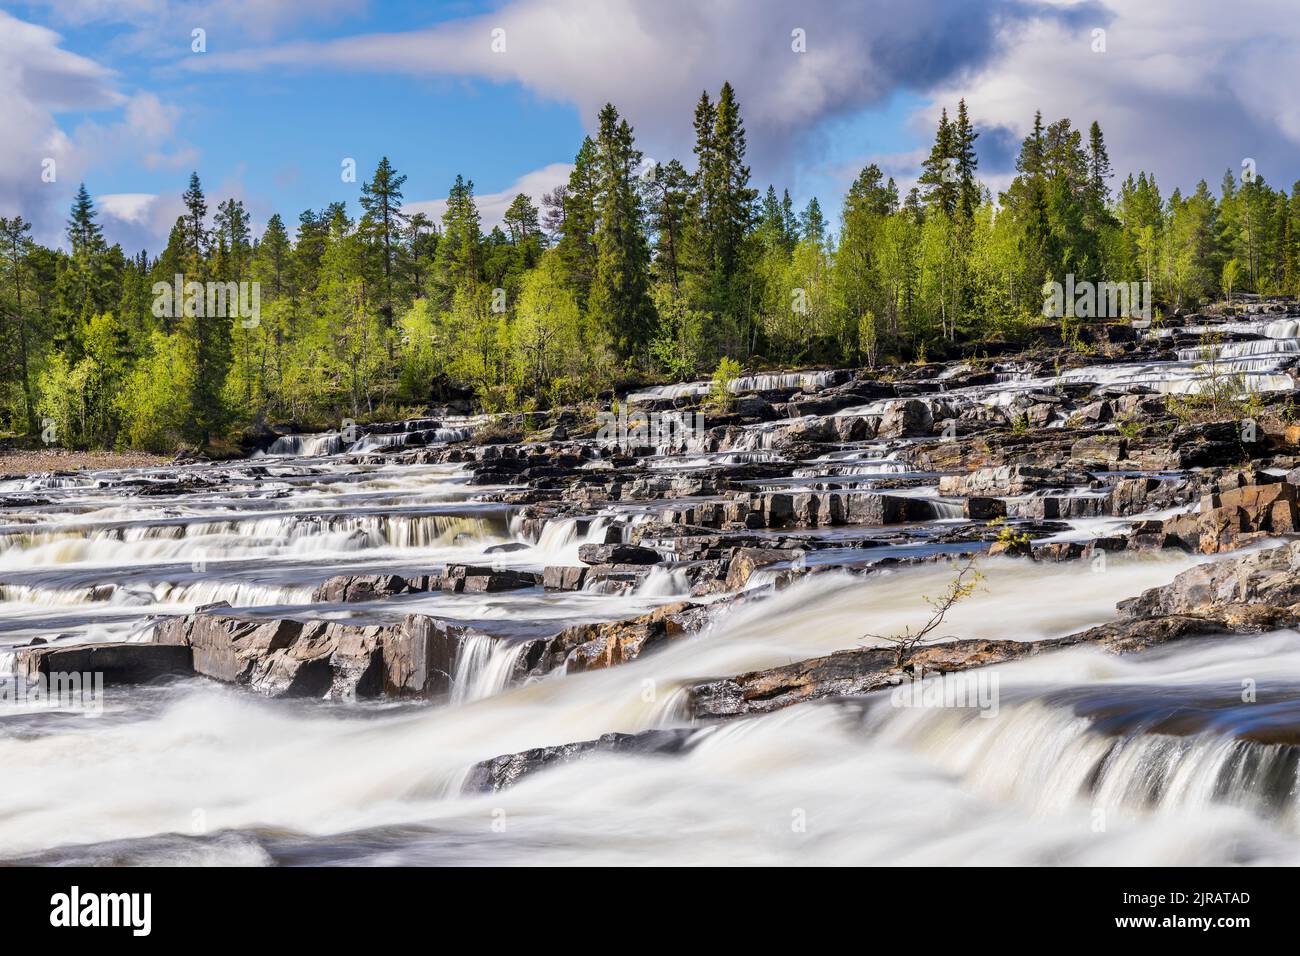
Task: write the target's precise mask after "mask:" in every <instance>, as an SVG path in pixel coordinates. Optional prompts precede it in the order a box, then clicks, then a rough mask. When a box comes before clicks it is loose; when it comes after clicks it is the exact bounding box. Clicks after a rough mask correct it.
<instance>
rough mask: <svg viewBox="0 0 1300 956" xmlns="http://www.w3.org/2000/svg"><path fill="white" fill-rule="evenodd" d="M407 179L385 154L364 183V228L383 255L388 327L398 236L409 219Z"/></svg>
mask: <svg viewBox="0 0 1300 956" xmlns="http://www.w3.org/2000/svg"><path fill="white" fill-rule="evenodd" d="M405 182H406V176H405V175H398V173H397V170H395V169H394V168H393V166H392V164H391V163H390V162H389V161H388V157H387V156H385V157H383V158H382V159H381V160H380V161H379V165H378V166H377V167H376V168H375V175H374V176H373V177H372V178H371V180H370V182H368V183H364V184H362V186H361V208H362V209H363V210H364V211H365V212H364V214H363V215H362V217H361V230H362V233H363V235H364V236H365V238H366V239H367V240H369V241H370V242H371V244H372V247H373V248H375V249H376V250H377V251H378V253H379V256H380V268H381V271H382V274H383V277H384V278H383V290H384V294H383V300H382V301H381V302H380V304H379V313H380V315H382V316H383V319H384V324H385V325H387V326H389V327H391V326H392V324H393V308H394V306H393V277H394V275H395V274H396V273H397V271H398V267H397V254H398V252H399V251H400V249H401V244H400V243H399V241H398V237H399V236H400V234H401V229H402V224H403V223H404V222H405V221H406V216H405V214H404V213H403V212H402V186H403V184H405Z"/></svg>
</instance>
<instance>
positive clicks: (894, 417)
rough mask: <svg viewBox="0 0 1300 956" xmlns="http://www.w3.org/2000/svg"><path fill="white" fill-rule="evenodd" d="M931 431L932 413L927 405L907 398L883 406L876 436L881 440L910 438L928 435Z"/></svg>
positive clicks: (918, 400) (915, 399) (932, 426)
mask: <svg viewBox="0 0 1300 956" xmlns="http://www.w3.org/2000/svg"><path fill="white" fill-rule="evenodd" d="M933 430H934V413H933V412H932V411H931V410H930V406H929V404H928V403H926V402H923V401H921V400H920V399H917V398H909V399H904V400H902V401H897V402H890V403H889V404H888V405H886V406H885V410H884V414H882V415H881V418H880V426H879V428H878V430H877V434H878V435H879V437H881V438H912V437H917V436H922V435H929V434H930V433H931V432H932V431H933Z"/></svg>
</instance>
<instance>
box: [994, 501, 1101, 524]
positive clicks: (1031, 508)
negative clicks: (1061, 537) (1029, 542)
mask: <svg viewBox="0 0 1300 956" xmlns="http://www.w3.org/2000/svg"><path fill="white" fill-rule="evenodd" d="M1107 514H1110V501H1109V499H1108V498H1107V497H1106V496H1105V495H1031V496H1030V497H1028V498H1021V499H1018V500H1014V501H1011V502H1009V503H1008V505H1007V516H1008V517H1011V518H1031V519H1037V520H1047V521H1052V520H1071V519H1075V518H1097V517H1101V516H1102V515H1107Z"/></svg>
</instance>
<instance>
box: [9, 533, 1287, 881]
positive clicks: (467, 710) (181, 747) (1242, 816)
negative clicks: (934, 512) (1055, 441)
mask: <svg viewBox="0 0 1300 956" xmlns="http://www.w3.org/2000/svg"><path fill="white" fill-rule="evenodd" d="M1189 560H1190V559H1188V558H1185V557H1160V558H1154V559H1148V560H1143V561H1134V562H1132V563H1131V564H1129V563H1126V562H1125V561H1124V560H1123V559H1120V560H1117V561H1115V562H1112V563H1111V564H1110V569H1109V570H1108V571H1106V572H1104V573H1094V572H1090V571H1088V570H1085V569H1081V568H1077V567H1072V566H1050V565H1049V566H1044V565H1034V566H1028V565H1023V564H1022V565H1017V564H1015V563H1014V562H1010V561H1006V562H1002V561H997V560H990V561H988V562H987V569H986V570H987V578H986V581H985V585H984V586H985V587H986V588H987V591H985V592H981V593H980V594H978V595H977V596H976V597H975V598H973V599H972V601H971V602H970V603H969V604H967V605H959V606H958V608H957V609H956V610H955V611H954V614H953V616H952V618H951V619H950V621H949V622H948V623H949V625H950V629H951V631H952V632H953V633H959V634H962V635H964V636H971V637H978V636H985V637H1000V638H1003V637H1009V638H1013V639H1014V638H1019V639H1026V638H1031V637H1041V636H1049V635H1054V634H1059V633H1065V632H1069V631H1073V630H1075V629H1078V628H1079V627H1083V626H1086V625H1088V624H1092V623H1096V622H1098V621H1100V620H1103V619H1105V618H1106V617H1108V616H1109V613H1110V610H1111V604H1112V603H1113V598H1114V591H1115V588H1116V587H1117V586H1118V581H1119V580H1121V579H1122V580H1123V582H1124V588H1125V590H1129V589H1130V588H1139V587H1141V586H1145V585H1148V584H1155V583H1158V582H1161V581H1166V580H1168V579H1169V578H1170V577H1172V575H1173V574H1174V573H1176V572H1177V570H1178V569H1179V568H1181V567H1184V566H1185V565H1186V564H1187V563H1188V561H1189ZM943 576H944V572H943V571H942V570H941V569H934V568H917V569H909V570H907V571H899V572H895V573H891V574H883V575H876V576H868V577H867V578H865V579H864V578H852V577H849V576H844V575H840V574H829V575H822V576H817V577H814V578H809V579H806V580H804V581H802V582H800V583H798V584H796V585H795V586H793V587H791V588H790V589H788V590H786V591H784V592H781V593H779V594H777V595H775V596H773V597H771V598H768V599H766V600H764V601H762V602H757V603H754V604H753V605H751V606H747V607H740V608H737V609H735V610H733V611H732V612H730V613H728V614H726V615H724V616H723V617H722V618H720V620H719V621H718V623H717V624H716V625H715V626H714V627H713V628H711V629H710V630H709V631H708V632H706V633H705V634H703V635H702V636H700V637H698V638H696V639H692V640H688V641H685V642H682V643H678V644H676V645H673V646H670V647H669V648H667V649H665V650H664V651H663V652H661V653H659V654H656V655H652V656H650V657H648V658H646V659H644V660H641V661H638V662H634V663H632V664H627V665H623V666H621V667H618V668H614V669H612V670H609V671H600V672H593V673H586V674H577V675H570V676H565V677H553V678H550V679H547V680H542V681H540V682H537V683H532V684H529V685H527V686H522V687H514V688H506V686H505V683H506V678H505V677H503V675H507V674H508V672H509V669H510V668H511V667H512V666H513V661H511V660H510V653H511V652H510V649H509V648H493V647H491V646H489V645H487V644H486V643H484V646H483V647H482V648H478V649H476V650H475V651H474V652H473V653H471V654H470V655H469V656H468V657H467V658H466V662H465V664H464V666H465V668H466V671H467V672H470V671H472V672H473V673H474V675H475V677H474V679H473V680H471V681H467V682H466V683H465V684H464V686H463V689H462V690H461V691H459V692H458V695H457V698H456V700H455V701H454V702H453V703H452V704H451V705H450V706H447V707H443V708H433V709H429V708H419V709H415V710H412V709H409V708H396V709H392V708H390V710H391V713H390V715H389V716H383V713H382V710H381V712H380V713H378V714H371V715H370V716H365V717H363V716H360V715H357V716H353V717H348V716H347V715H346V712H344V713H340V712H339V711H338V710H336V709H322V708H320V707H307V706H303V707H289V706H285V705H284V704H276V703H274V702H267V701H262V700H257V699H255V698H252V697H250V696H248V695H246V694H242V693H240V692H238V691H236V690H232V689H228V688H221V687H216V686H212V685H207V684H202V683H199V682H194V683H190V684H187V685H183V686H179V687H173V688H171V689H170V690H168V691H167V692H166V693H165V695H164V696H163V697H162V698H161V699H160V700H159V701H157V702H156V704H155V706H156V707H157V712H156V713H149V714H148V715H147V716H143V717H134V716H131V715H129V714H125V715H123V716H121V717H115V716H114V715H113V714H112V713H109V714H106V715H105V716H103V717H100V718H95V719H88V718H83V719H80V720H78V721H76V722H75V723H73V724H69V725H67V726H60V727H57V728H51V729H49V730H47V731H45V732H44V733H42V734H41V735H40V736H39V737H38V738H36V739H23V738H21V737H15V736H9V735H6V736H4V737H2V738H0V765H4V766H16V765H21V766H23V767H24V773H22V774H19V775H14V777H13V778H12V779H11V780H10V781H8V782H7V784H6V798H5V799H6V805H7V806H8V807H9V808H10V809H9V812H7V813H6V814H5V815H4V816H3V817H0V854H3V855H4V856H6V857H11V856H18V855H22V854H24V853H31V852H37V851H39V850H41V849H43V848H46V847H51V846H59V845H63V844H76V843H93V842H98V841H110V840H124V839H126V840H129V839H133V838H134V839H142V838H145V837H148V836H150V835H152V834H156V833H159V832H176V833H181V834H190V833H193V832H194V829H195V826H194V823H193V821H194V819H196V814H197V815H198V817H197V818H198V819H201V820H202V824H203V830H204V832H205V833H213V832H218V831H229V833H233V834H236V837H234V838H230V839H227V840H225V842H223V843H221V844H220V845H219V846H216V847H208V849H207V851H206V852H209V853H212V854H215V855H216V857H217V858H219V859H223V860H225V859H231V860H238V861H248V860H253V861H258V860H261V861H267V860H269V859H270V858H271V855H270V854H271V852H272V851H274V852H277V853H279V852H285V850H284V846H283V845H282V844H284V843H285V841H287V843H288V844H294V843H295V841H299V842H301V843H303V844H304V845H309V846H312V847H315V849H314V850H313V851H312V852H314V853H317V854H319V855H320V856H321V858H327V857H329V856H330V854H331V853H336V854H339V855H340V857H343V858H355V857H356V856H357V855H358V854H359V855H360V856H361V858H363V859H364V858H368V857H367V856H366V854H368V853H370V852H373V850H372V849H371V850H367V849H366V848H365V847H366V846H372V844H373V842H374V838H373V835H372V837H366V838H362V837H361V836H353V834H357V833H370V832H371V831H375V830H376V829H377V828H379V829H380V830H382V828H384V827H390V826H397V825H403V826H417V827H420V828H427V829H423V830H417V831H416V832H415V833H414V834H412V833H411V832H410V831H406V836H405V837H404V838H403V840H404V842H403V844H402V847H401V848H400V849H397V848H395V849H394V850H393V851H392V852H393V853H394V854H396V855H395V856H394V857H392V859H402V860H407V861H411V862H436V861H437V860H438V859H439V858H440V855H441V854H443V852H444V849H443V848H444V847H449V846H451V845H453V844H454V845H457V846H459V847H460V849H459V850H458V851H456V852H459V853H466V852H471V851H467V850H466V849H465V847H466V846H471V847H477V849H475V850H473V851H472V852H471V858H477V859H480V860H488V859H507V860H513V861H516V862H576V861H579V860H583V861H586V862H610V863H632V862H641V863H652V862H705V861H709V860H713V861H714V862H717V861H718V860H720V859H721V860H727V861H731V862H795V861H800V862H827V863H842V862H954V861H958V862H960V861H969V862H972V863H991V862H992V863H997V862H1067V861H1068V862H1085V863H1088V862H1090V863H1103V862H1105V863H1122V862H1132V861H1134V860H1137V859H1141V860H1144V861H1146V862H1169V863H1208V862H1224V861H1235V860H1237V859H1248V860H1251V861H1255V862H1261V861H1265V860H1267V861H1272V862H1278V861H1287V860H1293V859H1296V858H1297V854H1296V850H1297V847H1300V843H1297V839H1296V832H1295V829H1296V824H1297V823H1298V822H1300V821H1298V820H1297V819H1296V810H1295V808H1294V807H1293V806H1289V805H1288V807H1287V808H1284V809H1283V811H1282V812H1280V813H1278V812H1272V813H1264V812H1262V811H1261V810H1260V809H1259V808H1258V807H1252V805H1251V800H1252V799H1254V798H1253V797H1249V794H1248V792H1247V791H1239V792H1234V791H1233V790H1232V789H1231V788H1229V789H1228V791H1227V793H1226V795H1223V796H1219V795H1216V786H1215V784H1214V782H1213V781H1214V780H1216V779H1218V778H1219V777H1218V776H1216V774H1218V775H1222V774H1224V773H1227V774H1228V776H1227V778H1226V779H1231V773H1230V772H1229V771H1225V770H1224V769H1223V768H1224V767H1225V760H1226V757H1225V752H1226V751H1228V750H1230V749H1231V748H1232V746H1234V745H1233V744H1232V742H1231V740H1230V739H1228V740H1225V738H1224V736H1223V735H1222V734H1219V735H1217V736H1216V735H1214V734H1210V733H1207V734H1205V735H1202V736H1195V735H1193V736H1186V737H1179V738H1176V739H1164V738H1161V739H1158V740H1157V739H1155V738H1151V739H1149V740H1144V739H1142V737H1141V735H1140V734H1137V733H1136V732H1135V733H1132V734H1130V737H1132V739H1131V740H1127V741H1126V739H1125V738H1124V736H1123V735H1122V734H1121V735H1120V736H1118V737H1116V736H1105V735H1101V734H1098V733H1097V732H1095V731H1093V730H1091V729H1090V725H1089V721H1088V720H1087V719H1084V718H1080V717H1078V716H1077V715H1075V714H1074V713H1073V712H1072V711H1071V710H1070V706H1069V703H1068V701H1063V702H1061V703H1053V702H1052V699H1051V697H1050V695H1048V696H1047V697H1044V695H1043V693H1042V692H1041V688H1047V689H1048V690H1069V689H1080V692H1081V693H1085V694H1086V693H1093V694H1096V695H1098V697H1099V699H1101V700H1102V701H1107V700H1109V698H1108V697H1107V694H1108V693H1109V692H1110V690H1109V689H1110V688H1118V689H1127V688H1131V687H1132V686H1133V685H1135V684H1136V685H1149V687H1150V688H1151V692H1152V693H1156V694H1158V693H1171V692H1174V691H1176V690H1177V689H1178V688H1180V687H1186V686H1188V685H1193V686H1199V687H1202V688H1213V687H1215V686H1220V685H1222V684H1225V683H1226V684H1228V685H1229V687H1230V689H1231V690H1234V691H1235V689H1236V688H1237V687H1238V686H1239V685H1240V681H1241V679H1242V678H1243V676H1250V677H1252V678H1253V679H1255V680H1256V681H1258V682H1259V684H1260V686H1261V687H1266V686H1268V685H1269V684H1270V682H1284V681H1300V637H1297V636H1296V635H1295V634H1292V633H1284V634H1279V635H1274V636H1271V637H1266V638H1249V639H1248V638H1237V639H1232V640H1231V641H1217V642H1212V643H1209V644H1206V645H1196V644H1192V645H1186V646H1183V647H1179V648H1178V649H1177V650H1176V651H1175V652H1174V653H1172V654H1168V655H1164V656H1160V657H1156V658H1143V659H1140V660H1137V659H1134V660H1126V659H1121V658H1114V657H1110V656H1107V655H1103V654H1100V653H1097V652H1095V651H1091V650H1085V651H1078V652H1069V653H1063V654H1055V655H1049V656H1046V657H1043V658H1041V659H1037V660H1029V661H1025V662H1022V663H1019V664H1015V665H1011V666H1004V667H1000V668H998V669H997V673H998V675H999V677H1000V679H1001V688H1002V697H1003V700H1002V703H1001V706H1000V709H999V712H998V714H997V715H996V716H995V717H993V718H991V719H986V718H983V717H981V716H979V714H978V713H973V712H967V711H954V710H950V709H916V708H903V709H898V708H894V707H892V706H890V702H889V699H888V697H886V696H882V697H881V698H880V699H879V700H878V701H877V702H876V703H875V704H874V705H873V706H872V707H871V708H870V709H869V710H868V712H867V715H866V719H865V720H864V719H863V718H862V717H861V716H860V715H859V714H858V713H857V712H856V711H853V710H844V709H843V708H839V707H829V706H817V705H811V706H802V707H795V708H792V709H789V710H786V711H783V712H778V713H776V714H773V715H770V716H768V717H763V718H759V719H756V720H749V721H743V722H740V723H735V724H731V725H726V726H723V727H721V728H718V729H714V730H705V731H702V735H703V737H704V739H703V740H702V742H701V743H699V745H698V746H697V747H696V748H695V749H693V750H691V752H690V753H688V754H687V755H685V756H681V757H677V758H666V757H650V756H647V757H618V756H608V757H593V758H590V759H588V760H586V761H580V762H577V763H573V764H571V765H567V766H562V767H558V768H555V769H551V770H547V771H545V772H543V773H540V774H537V775H536V776H534V777H530V778H526V779H525V780H523V781H522V782H520V783H519V784H518V785H516V786H515V787H514V788H512V789H510V790H507V791H504V792H502V793H498V794H492V795H487V796H456V795H455V789H456V787H457V786H458V785H459V782H460V781H461V780H462V779H463V775H464V768H465V766H467V765H468V764H470V763H472V762H474V761H475V760H479V759H483V758H484V757H487V756H491V755H494V754H496V753H502V752H512V751H517V750H521V749H525V748H528V747H533V746H539V745H542V744H551V743H561V742H567V741H570V740H582V739H590V738H593V737H596V736H598V735H599V734H601V733H606V732H609V731H623V732H635V731H638V730H643V729H646V728H650V727H655V726H666V725H673V724H675V723H678V722H679V720H680V716H679V713H678V707H679V704H680V701H681V697H680V694H679V693H678V692H677V690H676V689H677V688H678V687H679V686H681V685H682V684H683V683H685V682H688V681H690V680H691V679H693V678H698V677H702V676H709V675H714V674H724V673H735V672H739V671H744V670H746V669H751V668H756V667H763V666H771V665H775V664H780V663H784V662H786V661H788V660H792V659H801V658H804V657H808V656H810V655H814V654H818V653H825V652H829V651H831V650H834V649H837V648H841V647H845V646H853V645H854V644H855V643H856V642H858V641H860V640H861V639H862V634H863V632H864V631H866V630H867V629H871V630H873V631H875V630H882V631H883V630H888V629H890V628H892V627H895V626H897V625H899V624H903V623H917V620H918V618H919V617H920V616H921V615H922V614H923V613H924V607H923V605H922V604H921V601H920V595H921V594H922V593H925V592H927V591H933V590H935V589H936V588H937V586H942V585H941V582H942V580H943ZM994 609H1001V612H1000V613H995V612H994ZM479 650H481V651H482V653H481V654H480V653H478V651H479ZM1035 689H1040V690H1039V692H1038V693H1031V691H1035ZM1262 693H1266V692H1262ZM1017 695H1023V696H1024V698H1025V699H1024V700H1020V698H1019V697H1018V696H1017ZM1044 700H1046V702H1044ZM1116 741H1119V742H1120V751H1121V752H1120V754H1119V756H1109V757H1108V754H1113V752H1114V748H1115V746H1116ZM1254 746H1259V745H1254ZM1125 748H1127V750H1126V751H1125ZM1170 748H1183V751H1184V752H1188V753H1191V754H1192V755H1193V756H1194V758H1195V759H1196V760H1197V761H1199V762H1200V763H1201V764H1202V765H1203V766H1204V767H1205V768H1206V775H1208V776H1206V775H1192V777H1189V776H1188V773H1187V772H1181V776H1180V767H1181V766H1182V765H1180V764H1177V763H1171V761H1170V759H1169V752H1170ZM1099 766H1101V767H1102V768H1103V769H1102V772H1101V774H1100V778H1099V782H1098V783H1097V784H1096V785H1095V786H1092V785H1090V786H1092V790H1095V792H1088V789H1089V788H1088V787H1085V786H1084V782H1085V781H1089V780H1092V779H1094V778H1096V777H1097V775H1098V767H1099ZM1161 768H1165V769H1163V770H1162V769H1161ZM1290 772H1291V774H1292V776H1294V763H1293V764H1292V765H1291V770H1290ZM1153 774H1163V775H1164V776H1165V777H1167V778H1168V779H1167V780H1166V781H1165V782H1164V784H1163V788H1162V790H1161V792H1160V796H1159V799H1157V800H1156V801H1155V803H1154V804H1152V802H1151V801H1150V799H1148V797H1147V796H1146V793H1147V790H1148V789H1149V787H1148V786H1147V784H1146V783H1144V781H1149V780H1150V779H1151V777H1152V775H1153ZM1193 777H1194V778H1195V780H1199V781H1200V783H1199V784H1196V785H1194V782H1195V781H1194V780H1193ZM92 781H93V783H92ZM1292 783H1293V784H1294V781H1292ZM449 788H450V792H449ZM1144 788H1146V789H1144ZM1099 808H1100V809H1102V810H1105V811H1107V813H1108V814H1109V815H1108V817H1107V820H1108V822H1107V823H1106V826H1105V829H1104V830H1102V831H1100V832H1097V831H1095V830H1094V828H1093V827H1094V819H1095V818H1096V811H1097V810H1098V809H1099ZM502 813H504V818H505V819H506V820H507V821H508V823H507V828H506V831H505V833H506V834H508V836H504V837H500V838H496V837H491V836H490V835H491V834H492V833H493V832H494V831H493V829H492V825H493V821H494V820H498V819H500V818H501V814H502ZM265 827H271V828H273V829H274V830H275V831H277V832H279V831H289V832H291V833H294V834H300V836H296V837H283V836H282V837H280V838H277V839H276V840H268V837H267V836H266V835H265V833H264V832H263V828H265ZM801 828H802V829H801ZM1192 836H1194V837H1195V839H1192V838H1191V837H1192ZM480 844H481V845H480ZM268 845H270V849H267V848H266V847H267V846H268ZM141 852H142V853H145V854H146V856H147V855H148V853H149V852H151V851H149V850H148V848H147V845H146V847H145V848H144V849H142V850H141ZM159 852H162V851H159ZM168 852H172V851H170V850H169V851H168ZM193 852H198V850H197V849H196V850H194V851H193ZM720 854H721V856H720ZM72 855H73V856H75V853H73V854H72ZM372 861H374V860H373V859H372Z"/></svg>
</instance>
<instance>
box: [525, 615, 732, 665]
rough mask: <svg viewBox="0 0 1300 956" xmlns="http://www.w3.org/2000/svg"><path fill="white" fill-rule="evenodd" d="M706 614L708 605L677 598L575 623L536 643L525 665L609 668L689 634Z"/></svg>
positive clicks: (696, 627) (702, 623)
mask: <svg viewBox="0 0 1300 956" xmlns="http://www.w3.org/2000/svg"><path fill="white" fill-rule="evenodd" d="M709 613H710V609H709V606H708V605H703V604H696V603H693V602H690V601H679V602H677V603H674V604H665V605H663V606H661V607H658V608H655V609H654V610H653V611H651V612H650V613H648V614H643V615H641V616H640V617H635V618H632V619H630V620H626V621H601V622H595V623H590V624H575V625H573V626H571V627H567V628H565V629H564V630H563V631H561V632H560V633H559V634H557V635H555V637H553V638H549V639H547V640H545V641H541V642H537V643H536V644H535V645H534V647H533V648H532V649H530V651H529V653H528V655H527V656H526V658H525V660H526V666H528V667H529V668H531V669H532V672H533V673H539V674H540V673H548V672H550V671H552V670H554V669H556V668H558V667H564V668H565V669H566V670H567V671H569V672H577V671H588V670H601V669H604V668H607V667H613V666H615V665H617V664H623V663H626V662H627V661H631V660H635V659H636V658H638V657H640V656H641V655H642V654H644V653H646V652H647V651H650V650H653V649H654V648H657V647H660V646H663V645H665V644H668V643H671V642H672V641H675V640H680V639H682V638H684V637H687V636H689V635H690V634H692V633H694V632H695V631H697V630H698V629H699V628H701V627H703V626H704V624H705V623H706V622H707V620H708V617H709Z"/></svg>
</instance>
